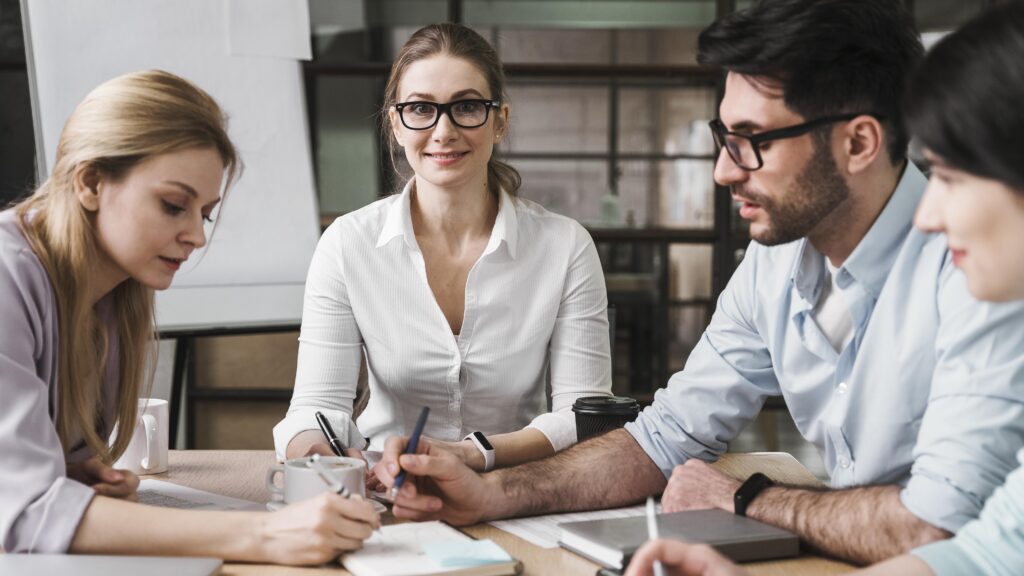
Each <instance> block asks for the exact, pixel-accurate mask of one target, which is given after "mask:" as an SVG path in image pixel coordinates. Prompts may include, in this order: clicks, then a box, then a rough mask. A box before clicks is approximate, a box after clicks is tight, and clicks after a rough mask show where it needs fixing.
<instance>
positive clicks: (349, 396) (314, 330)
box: [274, 221, 365, 460]
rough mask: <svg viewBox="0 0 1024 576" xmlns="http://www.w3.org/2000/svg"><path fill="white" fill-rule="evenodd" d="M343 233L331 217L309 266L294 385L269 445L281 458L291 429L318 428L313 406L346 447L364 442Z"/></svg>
mask: <svg viewBox="0 0 1024 576" xmlns="http://www.w3.org/2000/svg"><path fill="white" fill-rule="evenodd" d="M342 234H343V227H342V226H341V225H340V222H338V221H336V222H335V223H334V224H332V225H331V226H330V227H329V228H328V229H327V231H326V232H324V235H323V237H322V238H321V239H320V243H319V244H318V245H317V248H316V252H315V253H314V254H313V260H312V262H311V263H310V266H309V274H308V276H307V279H306V292H305V297H304V300H303V308H302V330H301V332H300V335H299V357H298V367H297V370H296V373H295V390H294V391H293V393H292V401H291V405H290V406H289V407H288V413H287V414H286V415H285V417H284V419H283V420H281V422H279V423H278V424H277V425H276V426H274V446H275V448H276V450H277V457H278V459H281V460H284V459H285V453H286V450H287V448H288V443H289V442H291V440H292V438H294V437H295V435H296V434H299V433H300V432H302V431H304V430H317V429H319V427H318V426H317V423H316V418H315V414H316V412H317V411H321V412H323V413H324V416H326V417H327V419H328V420H329V421H330V423H331V427H332V428H333V429H334V432H335V433H336V434H337V435H338V438H339V439H340V440H341V442H342V443H343V444H344V445H345V446H348V447H350V448H363V447H364V446H365V441H364V439H363V436H362V434H360V432H359V429H358V428H357V427H356V425H355V422H353V420H352V408H353V402H354V401H355V398H356V393H357V390H356V387H357V382H358V379H359V362H360V358H361V355H362V349H363V337H362V335H361V333H360V331H359V326H358V325H357V324H356V320H355V316H354V315H353V313H352V305H351V303H350V302H349V297H348V288H347V286H346V282H345V269H344V260H343V254H342V246H343V245H344V239H343V237H342Z"/></svg>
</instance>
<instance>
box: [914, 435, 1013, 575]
mask: <svg viewBox="0 0 1024 576" xmlns="http://www.w3.org/2000/svg"><path fill="white" fill-rule="evenodd" d="M1017 460H1018V463H1019V464H1021V465H1024V450H1021V451H1020V452H1019V453H1018V454H1017ZM913 554H914V555H916V556H918V557H919V558H921V559H922V560H924V561H925V563H926V564H928V566H929V567H931V569H932V571H933V572H935V574H937V575H938V576H961V575H962V576H973V575H974V574H988V575H989V576H1012V575H1019V574H1024V467H1018V468H1017V469H1016V470H1014V471H1013V472H1012V473H1011V474H1010V475H1009V476H1008V477H1007V479H1006V484H1004V485H1003V486H1000V487H999V488H998V489H997V490H996V491H995V493H994V494H993V495H992V497H991V498H989V499H988V501H987V502H985V508H984V509H983V510H982V511H981V516H980V517H979V518H978V519H977V520H974V521H972V522H970V523H968V524H967V525H966V526H964V527H963V529H962V530H960V532H959V533H957V535H956V537H955V538H953V539H951V540H944V541H942V542H936V543H934V544H929V545H927V546H923V547H921V548H918V549H916V550H914V551H913Z"/></svg>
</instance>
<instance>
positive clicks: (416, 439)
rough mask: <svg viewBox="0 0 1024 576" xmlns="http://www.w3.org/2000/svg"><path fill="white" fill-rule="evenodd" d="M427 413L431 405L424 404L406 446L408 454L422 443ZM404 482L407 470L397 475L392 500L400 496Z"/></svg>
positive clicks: (392, 489)
mask: <svg viewBox="0 0 1024 576" xmlns="http://www.w3.org/2000/svg"><path fill="white" fill-rule="evenodd" d="M427 414H430V407H429V406H424V407H423V410H421V411H420V417H419V418H418V419H417V420H416V427H415V428H413V429H412V436H410V437H409V445H408V446H406V447H405V453H406V454H415V453H416V447H417V446H419V444H420V435H421V434H423V425H424V424H426V423H427ZM402 482H405V470H402V471H401V472H399V473H398V476H395V483H394V484H392V485H391V499H392V500H394V499H395V498H397V497H398V489H399V488H401V487H402Z"/></svg>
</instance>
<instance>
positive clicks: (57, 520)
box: [3, 477, 96, 554]
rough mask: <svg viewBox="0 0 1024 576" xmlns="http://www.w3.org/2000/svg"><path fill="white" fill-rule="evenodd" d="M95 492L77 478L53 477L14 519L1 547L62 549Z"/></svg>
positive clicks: (10, 550) (52, 551)
mask: <svg viewBox="0 0 1024 576" xmlns="http://www.w3.org/2000/svg"><path fill="white" fill-rule="evenodd" d="M95 495H96V492H95V491H93V489H92V488H90V487H89V486H86V485H85V484H82V483H81V482H76V481H74V480H71V479H69V478H63V477H62V478H57V479H56V480H54V482H53V484H51V485H50V488H49V490H47V491H46V492H44V493H43V494H42V495H41V496H40V497H39V498H38V499H36V500H35V501H34V502H32V504H31V505H30V506H29V507H28V508H27V509H25V511H23V512H22V514H21V516H20V517H19V519H18V520H16V521H15V523H14V526H13V527H12V529H11V531H10V532H8V534H7V539H6V541H4V542H3V549H4V550H6V551H7V552H8V553H36V554H64V553H66V552H67V551H68V548H70V547H71V541H72V540H73V539H74V537H75V532H76V531H78V525H79V524H80V523H81V522H82V516H84V515H85V510H86V508H88V507H89V503H90V502H92V499H93V496H95Z"/></svg>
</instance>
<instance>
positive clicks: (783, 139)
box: [387, 0, 1024, 562]
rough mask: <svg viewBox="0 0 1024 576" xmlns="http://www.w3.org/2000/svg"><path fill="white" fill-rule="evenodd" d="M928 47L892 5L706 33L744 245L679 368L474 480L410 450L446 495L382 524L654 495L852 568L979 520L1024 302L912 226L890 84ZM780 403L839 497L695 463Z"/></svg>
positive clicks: (1022, 412)
mask: <svg viewBox="0 0 1024 576" xmlns="http://www.w3.org/2000/svg"><path fill="white" fill-rule="evenodd" d="M921 53H922V49H921V46H920V42H919V39H918V36H917V33H916V31H915V29H914V26H913V22H912V19H911V17H910V16H909V14H908V13H907V12H906V11H905V9H904V8H903V7H902V3H901V2H896V1H893V0H829V1H813V0H776V1H764V2H761V3H758V4H755V5H754V7H752V8H750V9H749V10H746V11H742V12H739V13H736V14H735V15H732V16H730V17H727V18H725V19H723V20H721V21H719V22H716V23H714V24H712V25H711V26H710V27H709V28H708V29H707V30H705V31H704V32H703V34H702V35H701V38H700V44H699V56H698V58H699V60H700V62H701V63H702V64H704V65H706V66H710V67H714V68H718V69H722V70H724V71H726V72H727V78H726V85H725V97H724V99H723V101H722V103H721V106H720V109H719V112H720V118H719V119H718V120H715V121H713V122H712V123H711V130H712V132H713V134H714V137H715V141H716V142H717V144H718V146H719V147H720V151H719V154H718V158H717V162H716V165H715V180H716V181H717V182H718V183H719V184H720V185H722V186H724V187H728V189H729V191H730V193H731V194H732V197H733V199H734V200H735V201H736V202H738V203H740V205H741V208H740V215H741V217H743V218H744V219H746V220H748V221H749V222H750V235H751V237H752V238H753V240H754V242H752V243H751V244H750V247H749V248H748V250H747V252H746V256H745V258H744V260H743V262H742V263H741V264H740V266H739V268H738V269H737V271H736V273H735V274H734V275H733V277H732V279H731V280H730V282H729V285H728V287H727V288H726V290H725V291H724V292H723V293H722V296H721V298H720V299H719V301H718V306H717V309H716V311H715V314H714V317H713V318H712V320H711V324H710V326H709V327H708V329H707V331H706V332H705V333H704V335H703V337H702V339H701V341H700V343H699V344H698V345H697V347H696V348H695V349H694V351H693V352H692V354H691V355H690V357H689V360H688V362H687V364H686V368H685V369H684V370H683V371H682V372H679V373H677V374H675V375H674V376H673V377H672V378H671V379H670V380H669V383H668V386H667V387H666V388H665V389H662V390H660V391H658V393H657V394H656V396H655V400H654V403H653V405H652V406H650V407H649V408H647V409H646V410H644V412H643V413H642V414H641V415H640V417H639V418H638V419H637V421H636V422H633V423H631V424H629V425H627V427H626V430H619V431H615V432H612V433H609V434H606V435H604V436H602V437H599V438H596V439H594V440H592V441H589V442H584V443H582V444H580V445H578V446H576V447H575V448H573V449H571V450H567V451H565V452H563V453H561V454H558V455H556V456H554V457H552V458H549V459H547V460H543V461H539V462H535V463H531V464H528V465H524V466H520V467H516V468H511V469H507V470H502V471H498V472H495V473H491V474H487V475H484V476H482V477H480V476H476V475H474V474H472V473H471V472H469V471H468V470H466V469H464V468H462V467H460V466H459V465H458V464H457V463H456V462H454V461H453V460H452V459H451V458H449V457H447V456H446V455H444V454H442V453H440V452H436V454H435V453H432V454H431V457H427V458H423V457H421V458H419V459H417V458H408V459H403V460H402V464H403V466H406V465H408V466H407V467H408V468H409V472H410V474H416V475H420V476H426V477H429V482H428V479H426V478H421V484H420V487H421V488H423V487H426V485H427V484H430V486H429V490H428V491H430V492H431V493H433V494H441V495H442V498H440V499H439V498H437V497H435V496H430V495H417V494H415V490H412V489H406V492H405V493H404V494H403V495H402V496H400V497H399V500H398V502H397V504H396V508H395V510H396V515H399V516H405V517H413V518H430V517H442V518H445V519H448V520H450V521H453V522H456V523H466V522H473V521H477V520H479V519H487V518H495V517H503V516H512V515H522V514H536V513H541V512H548V511H556V510H581V509H591V508H601V507H610V506H621V505H626V504H630V503H635V502H637V501H639V500H640V499H642V498H643V497H645V496H646V495H648V494H653V493H658V492H661V491H663V490H664V493H663V497H662V503H663V507H664V509H665V510H666V511H676V510H683V509H694V508H709V507H718V508H723V509H726V510H730V511H734V512H736V513H738V514H746V515H748V516H750V517H753V518H756V519H758V520H762V521H764V522H767V523H770V524H774V525H777V526H781V527H783V528H787V529H789V530H792V531H794V532H796V533H798V534H799V535H800V537H801V538H802V539H803V540H804V541H805V542H807V543H809V544H810V545H812V546H813V547H815V548H817V549H819V550H821V551H823V552H825V553H828V554H832V555H835V556H839V557H842V558H845V559H848V560H852V561H855V562H870V561H876V560H881V559H883V558H887V557H890V556H894V555H897V554H899V553H902V552H905V551H907V550H909V549H911V548H913V547H915V546H918V545H920V544H922V543H925V542H928V541H931V540H935V539H939V538H943V537H947V536H948V535H949V534H950V533H952V532H955V531H956V530H957V529H959V528H960V526H962V525H963V524H964V523H966V522H967V521H968V520H969V519H971V518H973V517H975V516H976V515H977V514H978V512H979V511H980V509H981V506H982V504H983V502H984V500H985V498H987V497H988V495H989V494H990V493H991V492H992V490H993V489H994V488H995V487H996V486H998V485H999V484H1000V483H1001V482H1002V479H1003V477H1004V476H1005V475H1006V474H1007V473H1008V472H1009V470H1011V469H1012V468H1013V467H1014V464H1015V462H1014V459H1013V454H1014V452H1015V451H1016V449H1017V448H1018V447H1019V446H1020V445H1021V444H1022V443H1024V358H1022V354H1024V322H1021V319H1022V318H1024V316H1022V312H1024V309H1022V308H1021V307H1020V306H1019V305H1006V304H1001V305H992V304H985V303H979V302H977V301H975V300H973V299H972V298H971V297H970V296H969V294H968V292H967V288H966V284H965V282H964V279H963V277H962V275H961V274H960V273H959V272H958V271H957V270H955V267H954V262H953V261H952V258H951V256H950V253H949V251H948V250H947V245H946V242H947V241H946V238H945V237H943V236H940V235H924V234H921V233H919V232H917V231H915V230H914V229H913V228H912V217H913V213H914V210H915V207H916V205H917V203H918V200H919V198H920V197H921V195H922V192H923V191H924V188H925V185H926V181H925V178H924V176H923V175H922V174H921V172H920V171H919V170H918V169H917V168H916V167H915V166H914V165H913V164H912V163H910V162H908V161H907V160H906V157H905V155H906V149H907V137H906V135H905V133H904V132H903V130H902V127H901V126H900V88H901V86H902V83H903V80H904V78H905V77H906V76H907V75H908V73H909V71H910V69H911V67H912V66H913V65H914V64H915V63H916V62H917V61H918V60H919V59H920V57H921ZM780 395H781V396H782V397H783V398H784V399H785V401H786V404H787V406H788V408H789V410H790V412H791V415H792V417H793V420H794V421H795V423H796V425H797V427H798V429H799V430H800V432H801V433H802V434H803V436H804V437H805V438H807V439H808V440H809V441H811V442H812V443H814V445H815V446H816V447H817V448H818V450H819V451H820V452H821V454H822V456H823V459H824V461H825V465H826V468H827V470H828V473H829V476H830V483H831V488H832V489H831V490H823V491H811V490H805V489H796V488H788V487H784V486H774V485H772V483H771V482H770V479H767V478H765V477H764V476H761V475H755V476H753V477H751V478H750V479H749V480H748V481H747V482H743V483H741V482H737V481H735V480H732V479H729V478H726V477H724V476H722V475H721V474H719V473H717V472H715V471H714V470H712V469H711V468H710V467H708V466H707V465H706V464H704V462H706V461H711V460H714V459H715V458H717V457H718V456H719V455H720V454H722V453H723V452H725V451H726V450H727V449H728V447H729V442H730V441H731V440H733V439H734V438H735V437H736V435H737V434H739V433H740V431H742V430H743V428H744V427H746V426H747V425H748V424H749V423H750V422H751V420H752V419H753V418H754V417H755V416H756V415H757V413H758V412H759V411H760V409H761V407H762V405H763V404H764V402H765V400H766V399H767V398H768V397H770V396H780ZM993 427H999V428H1000V431H999V433H998V434H993V433H992V428H993ZM393 440H395V441H394V442H393V444H392V445H391V446H389V449H388V452H387V457H389V458H390V457H392V455H393V454H396V453H397V450H398V448H400V447H401V446H402V442H401V441H399V440H397V439H393Z"/></svg>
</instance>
